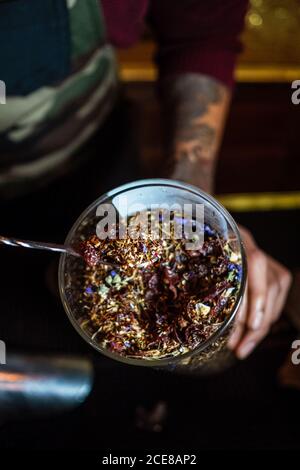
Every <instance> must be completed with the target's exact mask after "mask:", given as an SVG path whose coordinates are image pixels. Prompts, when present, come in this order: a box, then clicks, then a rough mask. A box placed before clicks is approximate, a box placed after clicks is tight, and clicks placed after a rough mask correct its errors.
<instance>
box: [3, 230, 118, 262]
mask: <svg viewBox="0 0 300 470" xmlns="http://www.w3.org/2000/svg"><path fill="white" fill-rule="evenodd" d="M1 243H2V244H4V245H8V246H16V247H21V248H31V249H34V250H46V251H55V252H58V253H67V254H68V255H71V256H77V257H79V258H83V259H84V256H82V254H81V253H79V252H77V251H76V250H75V249H74V248H73V247H71V246H67V245H59V244H57V243H46V242H34V241H31V240H19V239H17V238H8V237H3V236H1V235H0V244H1ZM98 263H99V264H104V265H107V266H110V267H113V268H114V267H116V266H117V265H116V264H113V263H109V262H108V261H104V260H101V259H99V261H98Z"/></svg>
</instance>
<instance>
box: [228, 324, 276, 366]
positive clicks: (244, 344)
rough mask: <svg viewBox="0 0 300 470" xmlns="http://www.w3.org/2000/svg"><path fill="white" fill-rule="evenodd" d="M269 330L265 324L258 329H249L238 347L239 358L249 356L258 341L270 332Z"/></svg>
mask: <svg viewBox="0 0 300 470" xmlns="http://www.w3.org/2000/svg"><path fill="white" fill-rule="evenodd" d="M268 331H269V329H268V328H267V326H266V325H264V324H263V325H261V327H260V328H259V329H258V330H247V333H246V334H245V336H244V337H243V338H242V340H241V342H240V343H239V344H238V347H237V348H236V356H237V357H238V358H239V359H245V358H246V357H247V356H249V354H250V353H251V352H252V351H253V349H254V348H255V347H256V346H257V345H258V343H260V341H261V340H262V339H263V338H264V337H265V336H266V335H267V334H268Z"/></svg>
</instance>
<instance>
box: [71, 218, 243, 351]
mask: <svg viewBox="0 0 300 470" xmlns="http://www.w3.org/2000/svg"><path fill="white" fill-rule="evenodd" d="M172 223H173V222H172V220H171V223H170V226H169V227H170V230H169V233H170V238H169V239H163V238H159V239H153V238H151V235H149V234H148V233H145V234H144V237H143V238H137V239H132V238H130V237H127V238H125V239H118V237H117V238H116V239H106V240H100V239H98V237H97V236H92V237H90V238H89V239H88V240H86V241H85V242H84V248H83V247H82V246H81V250H84V251H85V253H86V254H87V256H86V260H87V261H91V262H89V263H88V264H87V265H86V267H85V270H84V273H83V276H82V277H83V278H82V280H81V281H80V282H81V290H82V292H81V297H80V302H81V303H83V308H84V311H85V312H86V313H85V315H84V316H83V317H82V318H81V320H80V324H81V327H82V328H83V329H85V330H86V331H88V332H89V334H90V335H91V336H92V338H93V339H94V340H95V341H96V342H97V343H98V344H99V345H100V346H102V347H103V348H106V349H108V350H110V351H111V352H114V353H117V354H120V355H122V356H126V357H131V358H141V359H152V360H154V359H162V358H167V357H172V356H177V355H181V354H184V353H186V352H188V351H191V350H194V349H195V348H196V347H197V346H199V344H200V343H202V342H203V341H205V340H206V339H208V338H209V337H210V336H211V335H212V334H213V333H214V332H216V331H217V330H218V329H219V328H220V326H221V325H222V323H223V322H224V320H225V319H226V318H227V317H228V316H229V315H230V313H231V311H232V307H233V305H234V304H235V302H236V298H237V294H238V291H239V288H240V281H241V269H242V268H241V257H240V254H239V253H236V252H234V251H233V250H232V248H231V246H230V243H229V241H228V240H225V239H224V238H223V237H221V236H220V235H219V234H217V233H216V231H215V230H213V229H212V228H211V227H209V226H207V225H205V227H204V229H205V235H204V243H203V246H202V247H201V249H200V250H195V251H191V250H187V249H186V246H185V242H186V240H185V239H184V238H182V239H180V240H178V239H175V238H174V237H173V236H172V235H173V234H174V230H173V228H174V227H173V226H172ZM149 224H150V217H149ZM159 226H160V231H161V232H160V233H162V232H163V230H164V220H163V219H160V221H159ZM116 230H117V228H116ZM89 255H90V257H89ZM98 257H101V258H103V259H106V260H108V261H111V262H114V263H117V264H118V265H119V266H118V268H114V269H110V268H108V267H106V266H103V265H97V258H98Z"/></svg>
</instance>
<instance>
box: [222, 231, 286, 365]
mask: <svg viewBox="0 0 300 470" xmlns="http://www.w3.org/2000/svg"><path fill="white" fill-rule="evenodd" d="M240 232H241V235H242V238H243V241H244V244H245V250H246V255H247V261H248V281H247V286H246V294H245V297H244V300H243V303H242V305H241V307H240V309H239V311H238V313H237V318H236V320H235V327H234V330H233V333H232V335H231V337H230V338H229V342H228V347H229V349H231V350H233V351H234V352H235V354H236V355H237V357H238V358H239V359H244V358H245V357H247V356H248V355H249V354H250V353H251V352H252V350H253V349H254V348H255V347H256V346H257V344H258V343H259V342H260V341H261V340H262V339H263V338H264V337H265V336H266V335H267V334H268V331H269V329H270V327H271V325H272V324H273V323H274V322H275V321H276V320H277V319H278V318H279V316H280V314H281V311H282V309H283V307H284V304H285V301H286V297H287V294H288V290H289V287H290V284H291V274H290V272H289V271H288V270H287V269H286V268H285V267H284V266H282V264H280V263H278V261H276V260H274V259H273V258H271V257H270V256H268V255H267V254H266V253H264V252H263V251H262V250H260V249H259V248H258V247H257V245H256V244H255V241H254V239H253V237H252V235H251V234H250V232H249V231H248V230H246V229H245V228H241V227H240Z"/></svg>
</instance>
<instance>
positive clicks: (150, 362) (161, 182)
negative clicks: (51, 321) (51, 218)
mask: <svg viewBox="0 0 300 470" xmlns="http://www.w3.org/2000/svg"><path fill="white" fill-rule="evenodd" d="M146 186H168V187H173V188H174V189H176V188H177V189H183V190H186V191H188V192H191V193H193V194H194V195H196V196H198V197H201V198H202V199H203V200H206V201H208V202H209V203H210V204H211V205H212V206H213V207H215V209H216V210H217V211H218V212H220V213H221V215H222V216H223V217H224V218H225V220H226V222H228V223H229V225H230V226H231V228H232V229H233V231H234V233H235V235H236V237H237V240H238V244H239V250H240V254H241V258H242V277H241V283H240V289H239V291H238V295H237V299H236V302H235V304H234V306H233V308H232V311H231V314H230V315H229V317H228V318H227V319H226V320H224V321H223V323H222V325H221V326H220V328H218V330H217V331H215V333H213V334H212V335H211V336H210V337H209V338H207V339H206V340H205V341H203V342H202V343H200V344H199V345H198V346H197V347H196V348H195V349H193V350H192V351H188V352H186V353H183V354H178V355H176V356H170V357H167V358H163V359H146V358H141V359H135V358H132V357H126V356H122V355H120V354H116V353H113V352H111V351H109V350H108V349H105V348H102V347H101V346H100V345H99V344H98V343H97V342H96V341H95V340H93V339H92V338H91V337H90V336H89V335H88V334H87V333H86V332H85V331H84V330H83V328H81V326H80V325H79V323H78V321H77V320H76V318H75V317H74V314H73V311H72V308H71V307H70V305H69V303H68V300H67V296H66V291H65V282H64V275H65V269H64V268H65V261H66V257H67V255H66V253H62V254H61V255H60V260H59V269H58V286H59V293H60V298H61V301H62V304H63V307H64V310H65V312H66V314H67V316H68V318H69V320H70V322H71V324H72V325H73V327H74V328H75V330H76V331H77V332H78V333H79V334H80V336H81V337H82V338H83V339H84V340H85V341H86V342H87V343H88V344H89V345H90V346H92V347H93V348H94V349H96V350H97V351H98V352H100V353H102V354H104V356H106V357H109V358H110V359H114V360H117V361H119V362H122V363H125V364H128V365H138V366H146V367H147V366H148V367H163V366H167V365H171V364H176V363H179V362H181V361H182V360H186V359H190V358H192V357H194V356H197V355H198V354H199V353H201V352H203V351H204V350H205V349H207V348H208V347H209V346H210V345H212V344H213V343H214V342H215V341H216V340H217V339H218V338H220V337H221V336H222V335H223V334H224V333H225V332H226V330H227V329H228V328H229V326H230V325H231V323H232V321H233V320H234V318H235V316H236V314H237V311H238V309H239V307H240V305H241V302H242V299H243V294H244V292H245V287H246V279H247V260H246V254H245V248H244V243H243V241H242V238H241V235H240V232H239V229H238V226H237V224H236V222H235V220H234V219H233V217H232V216H231V214H230V213H229V212H228V211H227V209H225V207H223V206H222V205H221V204H220V203H219V202H218V201H217V200H216V199H215V198H213V197H212V196H210V195H209V194H207V193H205V192H204V191H202V190H201V189H199V188H197V187H195V186H193V185H190V184H187V183H183V182H181V181H176V180H169V179H162V178H151V179H150V178H149V179H142V180H137V181H133V182H131V183H126V184H124V185H121V186H118V187H117V188H115V189H113V190H111V191H108V192H106V193H104V194H103V195H102V196H100V197H99V198H97V199H96V200H95V201H93V202H92V203H91V204H90V205H89V206H88V207H87V208H86V209H85V210H84V211H83V212H82V213H81V214H80V216H79V217H78V218H77V219H76V221H75V222H74V224H73V225H72V227H71V229H70V230H69V232H68V235H67V237H66V240H65V244H66V245H68V244H69V243H70V241H71V239H72V238H73V236H74V234H75V233H76V230H77V229H78V227H79V226H80V225H81V223H82V222H83V221H84V220H85V219H86V218H87V216H88V215H89V214H90V213H91V211H92V210H93V209H95V208H96V207H97V206H98V205H99V204H101V203H103V202H105V201H107V199H109V198H112V197H115V196H118V195H120V194H121V193H124V192H126V191H128V190H131V189H138V188H143V187H146Z"/></svg>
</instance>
